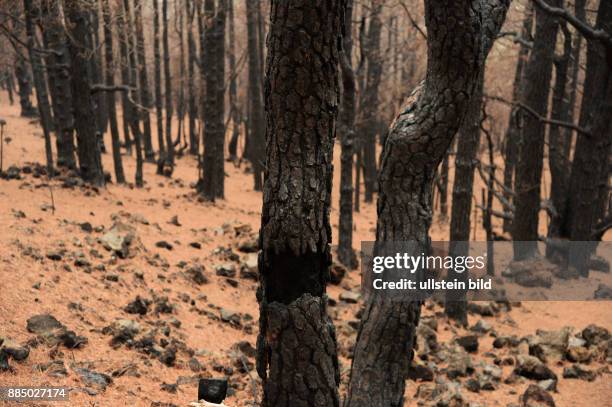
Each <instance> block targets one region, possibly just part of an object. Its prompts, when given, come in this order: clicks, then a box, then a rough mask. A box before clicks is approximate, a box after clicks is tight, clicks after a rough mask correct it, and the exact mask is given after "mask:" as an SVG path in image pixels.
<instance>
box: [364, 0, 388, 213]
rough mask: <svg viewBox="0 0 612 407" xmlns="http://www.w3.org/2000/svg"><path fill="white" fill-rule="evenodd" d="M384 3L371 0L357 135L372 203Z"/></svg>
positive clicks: (366, 185) (365, 181) (365, 182)
mask: <svg viewBox="0 0 612 407" xmlns="http://www.w3.org/2000/svg"><path fill="white" fill-rule="evenodd" d="M383 5H384V0H372V9H371V10H370V27H369V29H368V35H367V39H366V61H367V74H366V84H365V90H364V93H363V99H362V102H361V109H362V124H363V128H362V131H361V132H360V133H361V134H360V136H361V139H362V141H363V142H362V143H361V145H362V147H363V164H364V167H363V175H364V187H365V189H364V199H365V201H366V202H372V200H373V197H374V190H375V183H376V173H377V170H376V133H377V130H378V128H379V126H378V105H379V103H380V102H379V97H378V88H379V87H380V82H381V79H382V54H381V51H380V46H381V44H380V38H381V34H382V19H381V13H382V9H383Z"/></svg>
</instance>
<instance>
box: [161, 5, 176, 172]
mask: <svg viewBox="0 0 612 407" xmlns="http://www.w3.org/2000/svg"><path fill="white" fill-rule="evenodd" d="M162 22H163V25H162V27H163V28H162V38H163V39H162V42H163V47H164V85H165V90H164V92H165V95H164V96H165V105H166V106H165V107H166V162H165V166H166V167H167V169H166V170H164V172H165V173H166V174H167V175H172V172H173V171H174V143H173V142H172V76H171V75H170V43H169V41H168V0H162Z"/></svg>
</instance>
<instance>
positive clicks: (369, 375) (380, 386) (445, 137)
mask: <svg viewBox="0 0 612 407" xmlns="http://www.w3.org/2000/svg"><path fill="white" fill-rule="evenodd" d="M509 3H510V1H509V0H499V1H488V2H486V3H485V2H473V1H454V2H447V1H443V0H428V1H426V2H425V23H426V26H427V46H428V53H427V56H428V58H427V75H426V78H425V82H424V84H423V85H422V86H420V87H419V88H417V90H416V91H415V92H414V93H413V95H412V97H411V98H409V99H408V101H407V102H408V104H407V106H406V107H405V108H404V109H403V110H402V111H401V112H400V114H399V116H398V117H397V118H396V120H395V121H394V123H393V124H392V126H391V129H390V131H389V135H388V136H387V140H386V142H385V145H384V147H383V152H382V156H381V168H380V175H379V181H378V183H379V198H378V221H377V228H376V242H377V243H376V246H375V250H377V249H376V247H379V245H380V244H382V243H383V242H393V241H412V242H416V243H417V244H418V245H419V246H421V247H428V246H429V236H428V231H429V227H430V225H431V217H432V214H431V203H432V202H431V194H432V184H433V180H434V177H435V173H436V168H437V167H438V165H439V164H440V161H441V160H442V159H443V158H444V154H446V151H447V149H448V147H449V145H450V143H451V142H452V139H453V137H454V135H455V134H456V132H457V130H458V129H459V126H460V125H461V123H462V121H463V119H464V117H465V114H466V112H467V107H468V105H469V100H470V97H471V96H472V94H473V93H474V90H475V88H476V86H477V84H478V78H479V76H480V75H481V71H482V70H483V69H484V67H483V65H484V61H485V59H486V55H487V54H488V51H489V49H490V47H491V45H492V43H493V40H494V39H495V37H496V36H497V33H498V32H499V28H500V27H501V25H502V23H503V21H504V19H505V14H506V11H507V9H508V5H509ZM449 32H452V33H453V35H447V34H448V33H449ZM419 315H420V302H418V301H410V299H409V298H407V299H406V300H405V301H398V300H397V299H390V298H386V297H384V295H383V294H382V293H381V292H380V291H378V292H376V291H375V292H373V293H372V294H371V295H370V296H369V298H367V301H366V305H365V309H364V312H363V315H362V319H361V321H362V322H361V326H360V328H359V333H358V336H357V344H356V346H355V351H354V358H353V364H352V367H351V379H350V383H349V388H348V393H347V399H346V403H345V406H347V407H356V406H359V407H361V406H364V407H366V406H367V407H383V406H384V407H389V406H402V405H403V395H404V388H405V380H406V377H407V373H408V368H409V366H410V362H411V360H412V356H413V345H414V338H415V329H416V325H417V323H418V320H419Z"/></svg>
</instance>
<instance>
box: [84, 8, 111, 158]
mask: <svg viewBox="0 0 612 407" xmlns="http://www.w3.org/2000/svg"><path fill="white" fill-rule="evenodd" d="M98 11H99V8H98V1H97V0H93V1H92V5H91V8H90V10H89V16H88V17H89V26H88V34H89V35H90V37H91V38H90V39H89V41H90V44H91V50H92V51H91V57H90V58H88V61H89V66H90V69H89V75H90V83H97V84H99V83H104V79H103V78H104V73H103V68H102V53H101V48H102V47H101V46H100V33H99V26H100V19H99V16H98ZM92 100H93V103H94V114H95V117H96V137H97V138H98V142H99V143H100V151H101V152H103V153H106V146H105V144H104V133H105V132H106V128H107V123H108V115H107V112H106V95H105V93H104V92H96V93H95V94H94V95H93V97H92Z"/></svg>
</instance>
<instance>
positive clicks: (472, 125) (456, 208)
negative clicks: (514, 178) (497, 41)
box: [444, 70, 484, 326]
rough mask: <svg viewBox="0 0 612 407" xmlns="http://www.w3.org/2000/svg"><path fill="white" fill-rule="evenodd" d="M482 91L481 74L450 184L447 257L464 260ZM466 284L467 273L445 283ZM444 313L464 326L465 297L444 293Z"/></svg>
mask: <svg viewBox="0 0 612 407" xmlns="http://www.w3.org/2000/svg"><path fill="white" fill-rule="evenodd" d="M483 87H484V70H483V72H482V73H481V76H480V78H479V79H478V83H477V85H476V89H475V90H474V95H473V96H472V98H471V99H470V105H469V107H468V111H467V114H466V116H465V120H464V122H463V124H462V125H461V129H459V134H458V137H457V155H455V180H454V182H453V204H452V207H451V224H450V237H449V240H450V242H451V245H450V255H451V256H467V255H468V254H469V253H468V252H469V240H470V225H471V223H470V215H471V214H472V195H473V188H474V169H475V168H476V163H477V162H478V146H479V144H480V117H481V109H482V94H483ZM455 278H456V279H458V280H461V281H464V280H467V278H468V275H467V271H465V272H463V273H455V272H454V271H453V270H449V275H448V279H449V280H451V281H452V280H454V279H455ZM447 294H450V295H447V296H446V303H445V306H444V312H445V313H446V315H447V316H448V317H449V318H451V319H454V320H455V321H457V322H459V323H460V324H462V325H464V326H465V325H467V322H468V321H467V302H466V301H465V295H461V296H459V295H458V294H457V293H455V292H453V293H449V292H447Z"/></svg>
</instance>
